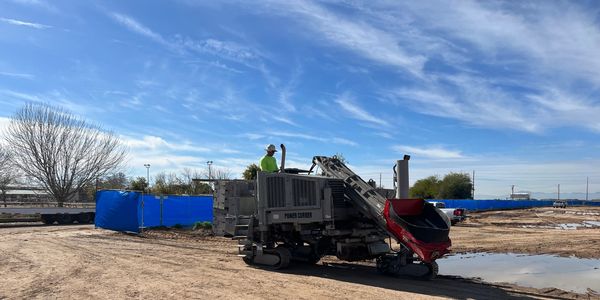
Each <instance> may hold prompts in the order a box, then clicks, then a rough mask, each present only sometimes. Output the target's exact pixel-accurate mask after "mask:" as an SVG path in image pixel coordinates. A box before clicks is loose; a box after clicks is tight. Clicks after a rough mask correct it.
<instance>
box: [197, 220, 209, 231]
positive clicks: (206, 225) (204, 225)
mask: <svg viewBox="0 0 600 300" xmlns="http://www.w3.org/2000/svg"><path fill="white" fill-rule="evenodd" d="M192 229H193V230H198V229H212V223H211V222H208V221H204V222H196V223H194V226H193V227H192Z"/></svg>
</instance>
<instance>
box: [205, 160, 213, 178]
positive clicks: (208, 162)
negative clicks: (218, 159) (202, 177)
mask: <svg viewBox="0 0 600 300" xmlns="http://www.w3.org/2000/svg"><path fill="white" fill-rule="evenodd" d="M206 164H207V165H208V179H209V180H210V179H212V176H211V170H210V166H211V165H212V164H213V161H212V160H209V161H207V162H206Z"/></svg>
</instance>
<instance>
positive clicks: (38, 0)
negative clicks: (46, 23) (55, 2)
mask: <svg viewBox="0 0 600 300" xmlns="http://www.w3.org/2000/svg"><path fill="white" fill-rule="evenodd" d="M11 1H12V2H15V3H18V4H21V5H27V6H31V7H36V8H43V9H45V10H47V11H49V12H53V13H56V12H58V9H57V8H56V7H54V6H52V5H50V4H48V2H46V1H42V0H11Z"/></svg>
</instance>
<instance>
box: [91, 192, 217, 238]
mask: <svg viewBox="0 0 600 300" xmlns="http://www.w3.org/2000/svg"><path fill="white" fill-rule="evenodd" d="M96 199H97V200H96V201H97V202H96V226H97V227H101V228H106V229H112V230H116V231H130V232H139V229H140V228H141V227H144V228H148V227H158V226H174V225H181V226H191V225H193V224H194V223H195V222H205V221H208V222H212V220H213V204H212V200H213V197H212V196H154V195H151V194H145V195H143V197H142V195H141V194H140V193H138V192H124V191H110V190H104V191H98V192H97V193H96ZM142 199H143V201H142Z"/></svg>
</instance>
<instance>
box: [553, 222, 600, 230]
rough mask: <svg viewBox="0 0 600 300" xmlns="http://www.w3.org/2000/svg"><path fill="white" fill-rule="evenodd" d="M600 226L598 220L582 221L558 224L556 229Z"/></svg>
mask: <svg viewBox="0 0 600 300" xmlns="http://www.w3.org/2000/svg"><path fill="white" fill-rule="evenodd" d="M594 227H600V222H596V221H583V222H582V223H565V224H558V226H557V227H556V229H565V230H576V229H578V228H594Z"/></svg>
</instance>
